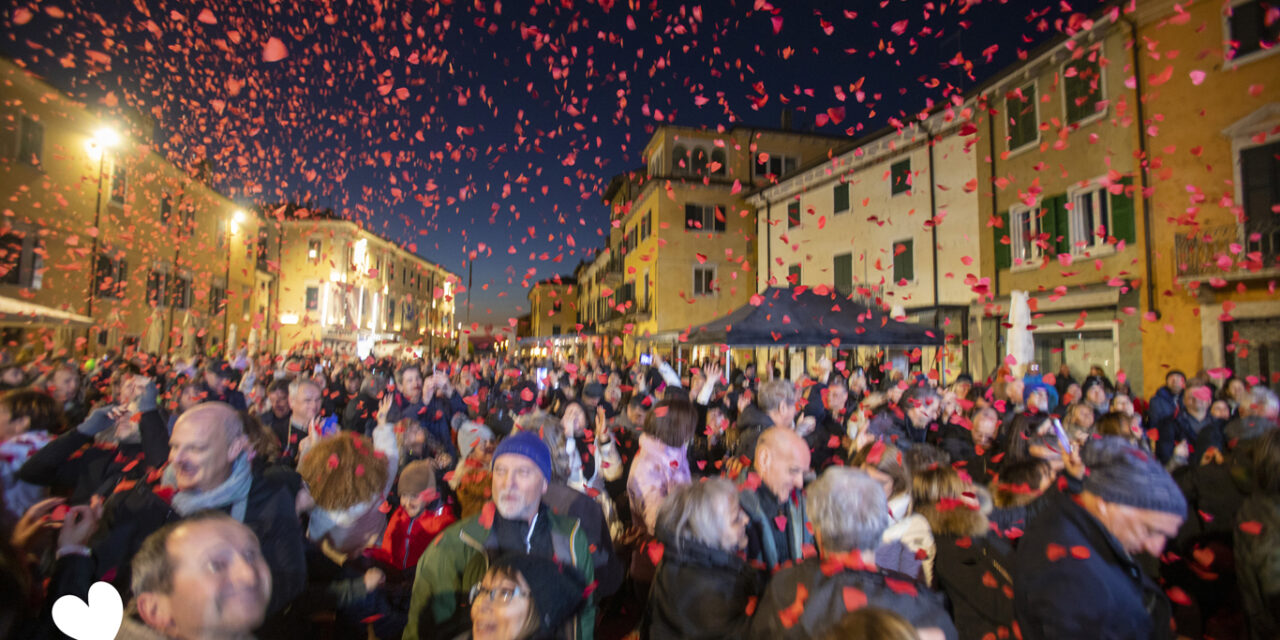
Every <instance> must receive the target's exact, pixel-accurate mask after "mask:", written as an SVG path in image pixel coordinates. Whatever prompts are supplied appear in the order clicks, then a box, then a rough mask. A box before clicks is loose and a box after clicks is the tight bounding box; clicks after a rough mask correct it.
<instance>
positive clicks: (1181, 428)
mask: <svg viewBox="0 0 1280 640" xmlns="http://www.w3.org/2000/svg"><path fill="white" fill-rule="evenodd" d="M1218 423H1219V420H1218V419H1217V418H1214V417H1213V416H1211V415H1209V412H1208V411H1206V412H1205V413H1204V419H1203V420H1197V419H1196V417H1195V416H1193V415H1191V412H1190V411H1187V410H1186V409H1181V410H1179V411H1178V413H1177V414H1176V415H1174V416H1173V417H1171V418H1166V419H1165V420H1163V421H1161V422H1153V423H1151V424H1153V425H1155V427H1156V434H1157V436H1156V456H1157V457H1159V458H1160V461H1161V462H1168V461H1169V459H1170V458H1172V457H1173V450H1174V448H1175V447H1177V446H1178V443H1180V442H1186V443H1188V444H1189V445H1191V449H1192V451H1191V455H1190V456H1188V460H1189V461H1190V462H1192V463H1196V464H1198V463H1199V462H1200V457H1201V456H1202V455H1203V454H1204V452H1203V451H1200V450H1199V447H1196V446H1195V445H1196V442H1197V441H1198V439H1199V437H1200V432H1201V431H1204V430H1205V429H1210V428H1214V427H1215V426H1217V425H1218Z"/></svg>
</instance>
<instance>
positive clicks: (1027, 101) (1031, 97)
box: [1004, 82, 1040, 151]
mask: <svg viewBox="0 0 1280 640" xmlns="http://www.w3.org/2000/svg"><path fill="white" fill-rule="evenodd" d="M1004 110H1005V114H1006V115H1007V116H1008V120H1006V121H1005V124H1006V128H1007V129H1008V133H1009V150H1010V151H1013V150H1014V149H1021V148H1022V147H1025V146H1027V145H1029V144H1033V143H1035V142H1036V141H1038V140H1039V139H1040V117H1039V114H1038V112H1037V105H1036V83H1034V82H1032V83H1030V84H1028V85H1026V86H1024V87H1021V88H1019V89H1016V90H1014V91H1010V92H1009V93H1008V94H1007V95H1006V96H1005V98H1004Z"/></svg>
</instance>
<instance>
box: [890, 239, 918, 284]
mask: <svg viewBox="0 0 1280 640" xmlns="http://www.w3.org/2000/svg"><path fill="white" fill-rule="evenodd" d="M915 244H916V243H915V240H903V241H902V242H895V243H893V280H894V282H900V281H902V280H906V281H907V282H913V281H915V279H916V250H915ZM898 247H903V250H902V251H901V252H899V251H898Z"/></svg>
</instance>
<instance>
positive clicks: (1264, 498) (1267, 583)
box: [1235, 493, 1280, 640]
mask: <svg viewBox="0 0 1280 640" xmlns="http://www.w3.org/2000/svg"><path fill="white" fill-rule="evenodd" d="M1235 524H1236V526H1235V560H1236V571H1237V576H1236V578H1237V581H1238V583H1239V585H1240V594H1241V596H1243V600H1244V612H1245V619H1246V620H1247V621H1248V625H1249V637H1250V638H1252V640H1263V639H1264V638H1267V639H1270V638H1280V497H1277V496H1275V495H1267V494H1262V493H1257V494H1255V495H1253V496H1252V497H1250V498H1249V499H1248V500H1246V501H1245V503H1244V505H1243V506H1242V507H1241V508H1240V511H1239V513H1238V514H1237V517H1236V520H1235Z"/></svg>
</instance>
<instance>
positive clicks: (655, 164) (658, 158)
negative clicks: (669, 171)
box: [648, 149, 662, 176]
mask: <svg viewBox="0 0 1280 640" xmlns="http://www.w3.org/2000/svg"><path fill="white" fill-rule="evenodd" d="M648 167H649V175H651V176H657V175H662V149H658V150H657V151H654V152H653V155H651V156H649V165H648Z"/></svg>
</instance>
